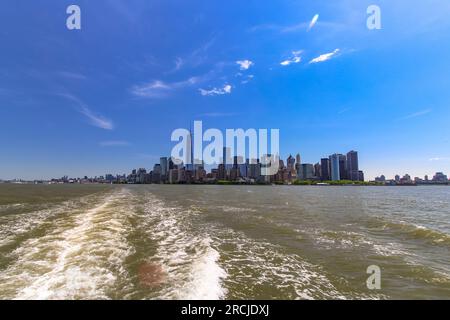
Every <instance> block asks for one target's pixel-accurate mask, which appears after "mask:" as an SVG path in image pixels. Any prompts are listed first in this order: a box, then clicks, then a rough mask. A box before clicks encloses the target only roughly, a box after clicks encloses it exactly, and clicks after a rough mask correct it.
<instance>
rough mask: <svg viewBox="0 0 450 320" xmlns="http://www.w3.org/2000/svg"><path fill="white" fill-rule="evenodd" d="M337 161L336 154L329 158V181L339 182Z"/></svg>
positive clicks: (337, 156) (338, 156) (338, 157)
mask: <svg viewBox="0 0 450 320" xmlns="http://www.w3.org/2000/svg"><path fill="white" fill-rule="evenodd" d="M339 159H340V155H339V154H337V153H335V154H333V155H331V156H330V169H331V172H330V176H331V180H333V181H339V180H341V175H340V166H339V162H340V161H339Z"/></svg>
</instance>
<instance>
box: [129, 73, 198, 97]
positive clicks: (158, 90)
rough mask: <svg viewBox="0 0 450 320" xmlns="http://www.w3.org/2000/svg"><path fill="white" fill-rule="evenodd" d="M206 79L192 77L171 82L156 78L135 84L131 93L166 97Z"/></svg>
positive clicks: (138, 95)
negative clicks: (148, 81) (174, 91)
mask: <svg viewBox="0 0 450 320" xmlns="http://www.w3.org/2000/svg"><path fill="white" fill-rule="evenodd" d="M205 79H206V77H191V78H189V79H187V80H183V81H178V82H171V83H168V82H164V81H161V80H154V81H152V82H150V83H146V84H142V85H135V86H133V87H132V88H131V93H132V94H133V95H135V96H137V97H140V98H164V97H166V96H168V95H169V94H170V93H171V92H172V91H173V90H177V89H181V88H185V87H189V86H193V85H196V84H198V83H200V82H202V81H203V80H205Z"/></svg>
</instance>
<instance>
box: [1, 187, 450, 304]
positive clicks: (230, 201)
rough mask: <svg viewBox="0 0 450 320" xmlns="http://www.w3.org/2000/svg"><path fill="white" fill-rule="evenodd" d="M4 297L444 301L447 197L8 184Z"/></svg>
mask: <svg viewBox="0 0 450 320" xmlns="http://www.w3.org/2000/svg"><path fill="white" fill-rule="evenodd" d="M370 265H377V266H379V267H380V268H381V289H380V290H369V289H368V288H367V286H366V279H367V278H368V277H369V275H368V274H367V273H366V270H367V267H368V266H370ZM0 298H2V299H439V298H441V299H449V298H450V188H448V187H405V188H395V187H392V188H390V187H300V186H299V187H293V186H292V187H289V186H277V187H269V186H152V185H143V186H100V185H52V186H47V185H7V184H3V185H0Z"/></svg>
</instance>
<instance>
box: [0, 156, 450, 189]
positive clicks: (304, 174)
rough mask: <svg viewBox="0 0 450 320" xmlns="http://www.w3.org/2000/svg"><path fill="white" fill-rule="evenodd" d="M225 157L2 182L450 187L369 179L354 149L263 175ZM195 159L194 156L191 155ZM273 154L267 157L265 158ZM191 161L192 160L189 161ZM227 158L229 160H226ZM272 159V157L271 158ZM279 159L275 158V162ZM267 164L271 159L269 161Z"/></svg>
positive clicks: (443, 180) (444, 180) (254, 163)
mask: <svg viewBox="0 0 450 320" xmlns="http://www.w3.org/2000/svg"><path fill="white" fill-rule="evenodd" d="M192 149H193V148H191V150H192ZM222 154H223V157H221V160H220V164H218V165H217V166H214V165H209V166H208V167H209V168H210V169H209V170H208V169H207V167H206V166H205V163H204V161H203V160H195V161H192V163H186V164H185V163H183V161H181V160H180V159H176V158H174V157H172V156H169V157H164V156H163V157H160V161H159V163H155V164H154V165H153V166H152V168H153V169H147V168H146V167H141V168H139V169H132V170H131V174H127V173H123V174H118V173H116V174H112V173H106V174H104V175H98V176H97V175H95V176H91V177H88V176H84V177H83V178H81V177H69V176H67V175H65V176H63V177H61V178H55V177H53V178H50V179H34V180H25V179H18V178H16V179H9V180H5V179H0V182H50V183H127V184H130V183H131V184H198V183H202V184H211V183H213V184H217V183H219V184H221V182H225V181H228V182H232V183H244V184H270V183H282V184H299V183H300V184H301V182H306V181H310V182H314V184H317V183H319V182H320V183H323V182H326V183H331V182H339V181H341V182H344V183H352V182H353V183H355V182H363V183H364V182H371V183H377V184H380V185H417V184H422V185H423V184H425V185H426V184H447V185H448V184H449V183H450V180H449V179H448V177H447V175H446V174H445V173H443V172H436V173H435V174H434V175H432V176H431V177H432V178H431V177H430V176H428V175H425V176H424V177H423V178H422V177H418V176H414V178H413V177H412V176H411V175H410V174H408V173H406V174H404V175H402V176H400V175H399V174H396V175H395V176H394V177H393V178H389V177H386V176H385V175H384V174H381V175H380V176H377V177H375V178H374V179H365V178H364V171H363V170H360V169H361V168H360V167H359V154H358V151H354V150H351V151H349V152H348V153H347V154H340V153H335V154H332V155H330V156H328V157H325V158H321V159H320V160H319V161H318V162H317V163H315V164H311V163H302V161H301V155H300V153H297V154H296V155H295V157H294V156H293V155H292V154H290V155H289V157H287V158H286V159H285V160H284V159H282V158H278V161H279V168H278V171H277V173H276V174H270V175H269V174H267V175H266V174H263V173H262V172H263V168H264V167H265V166H267V165H265V163H266V164H267V163H270V162H261V159H260V158H259V157H258V158H256V159H250V158H248V157H245V156H238V155H234V156H233V153H232V152H231V149H230V148H229V147H223V150H222ZM191 157H192V154H191ZM266 157H270V155H263V158H266ZM188 159H189V158H188ZM224 159H226V160H225V161H223V160H224ZM267 159H270V158H267ZM274 159H275V161H277V158H276V157H275V158H272V161H273V160H274ZM265 161H267V160H265Z"/></svg>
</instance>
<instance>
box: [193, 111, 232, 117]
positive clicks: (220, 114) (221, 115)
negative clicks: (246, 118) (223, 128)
mask: <svg viewBox="0 0 450 320" xmlns="http://www.w3.org/2000/svg"><path fill="white" fill-rule="evenodd" d="M237 115H239V113H234V112H230V113H224V112H209V113H202V114H199V115H198V116H199V117H210V118H220V117H233V116H237Z"/></svg>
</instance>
